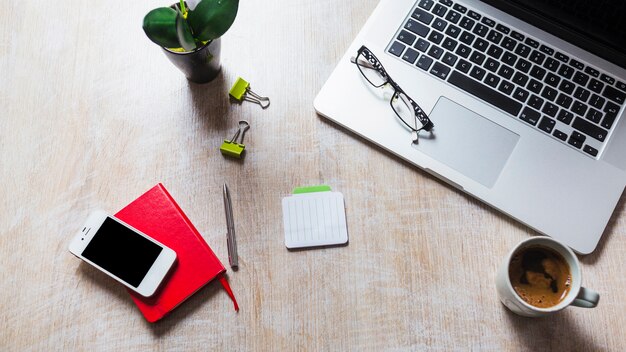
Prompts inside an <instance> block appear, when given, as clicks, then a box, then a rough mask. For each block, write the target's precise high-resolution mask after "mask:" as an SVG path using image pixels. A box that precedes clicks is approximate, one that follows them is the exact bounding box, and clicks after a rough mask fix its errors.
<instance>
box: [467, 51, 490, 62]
mask: <svg viewBox="0 0 626 352" xmlns="http://www.w3.org/2000/svg"><path fill="white" fill-rule="evenodd" d="M485 58H486V56H485V54H482V53H479V52H478V51H474V52H473V53H472V56H470V61H471V62H473V63H475V64H476V65H482V64H483V62H485Z"/></svg>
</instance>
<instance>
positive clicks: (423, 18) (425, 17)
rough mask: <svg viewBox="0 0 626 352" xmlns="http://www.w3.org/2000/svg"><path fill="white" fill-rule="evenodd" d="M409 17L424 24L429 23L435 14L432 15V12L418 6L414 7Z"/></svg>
mask: <svg viewBox="0 0 626 352" xmlns="http://www.w3.org/2000/svg"><path fill="white" fill-rule="evenodd" d="M411 17H413V18H415V19H416V20H418V21H420V22H422V23H424V24H430V22H432V21H433V18H434V17H435V16H433V15H432V14H430V13H428V12H426V11H424V10H422V9H420V8H419V7H418V8H416V9H415V10H413V14H411Z"/></svg>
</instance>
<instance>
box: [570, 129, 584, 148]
mask: <svg viewBox="0 0 626 352" xmlns="http://www.w3.org/2000/svg"><path fill="white" fill-rule="evenodd" d="M585 139H587V137H586V136H585V135H582V134H580V133H579V132H576V131H574V132H572V134H571V135H570V136H569V140H568V141H567V143H569V144H570V145H572V146H574V147H576V148H578V149H580V147H582V146H583V143H585Z"/></svg>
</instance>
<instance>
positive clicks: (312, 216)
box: [283, 188, 348, 249]
mask: <svg viewBox="0 0 626 352" xmlns="http://www.w3.org/2000/svg"><path fill="white" fill-rule="evenodd" d="M283 225H284V227H285V246H286V247H287V248H290V249H292V248H304V247H316V246H329V245H339V244H345V243H347V242H348V229H347V226H346V211H345V205H344V200H343V194H341V193H339V192H331V191H330V188H328V190H324V191H314V192H311V191H307V193H298V194H293V195H291V196H288V197H285V198H283Z"/></svg>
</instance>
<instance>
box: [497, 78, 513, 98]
mask: <svg viewBox="0 0 626 352" xmlns="http://www.w3.org/2000/svg"><path fill="white" fill-rule="evenodd" d="M514 88H515V86H514V85H513V83H511V82H509V81H504V80H503V81H502V83H500V87H498V90H499V91H501V92H502V93H504V94H506V95H509V94H511V93H512V92H513V89H514Z"/></svg>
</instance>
